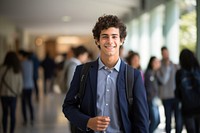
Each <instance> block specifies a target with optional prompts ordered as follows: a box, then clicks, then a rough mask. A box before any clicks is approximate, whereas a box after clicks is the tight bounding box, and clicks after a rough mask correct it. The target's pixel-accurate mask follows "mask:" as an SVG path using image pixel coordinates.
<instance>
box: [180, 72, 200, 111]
mask: <svg viewBox="0 0 200 133" xmlns="http://www.w3.org/2000/svg"><path fill="white" fill-rule="evenodd" d="M181 97H182V107H183V110H185V111H186V112H190V113H191V114H200V70H198V69H196V70H192V71H186V70H182V71H181Z"/></svg>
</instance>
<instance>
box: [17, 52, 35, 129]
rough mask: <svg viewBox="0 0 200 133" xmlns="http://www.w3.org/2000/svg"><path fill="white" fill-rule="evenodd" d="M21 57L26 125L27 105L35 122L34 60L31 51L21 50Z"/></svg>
mask: <svg viewBox="0 0 200 133" xmlns="http://www.w3.org/2000/svg"><path fill="white" fill-rule="evenodd" d="M19 57H20V60H21V66H22V77H23V90H22V99H21V100H22V115H23V120H24V121H23V125H24V126H26V125H27V122H28V119H27V106H28V109H29V113H30V123H31V125H33V124H34V109H33V102H32V92H33V89H34V81H33V62H32V61H31V60H29V53H28V52H27V51H24V50H20V51H19Z"/></svg>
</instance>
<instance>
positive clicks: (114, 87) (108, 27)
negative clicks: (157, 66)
mask: <svg viewBox="0 0 200 133" xmlns="http://www.w3.org/2000/svg"><path fill="white" fill-rule="evenodd" d="M92 31H93V37H94V39H95V43H96V45H97V46H98V48H99V50H100V56H99V58H98V59H97V60H96V61H93V62H91V66H90V69H89V73H88V78H87V79H86V84H85V85H86V86H85V90H84V96H83V98H82V100H81V103H80V101H79V99H78V98H77V97H76V96H77V93H78V92H79V87H80V80H81V79H80V78H81V77H80V75H81V70H82V67H83V65H79V66H77V67H76V70H75V72H74V76H73V79H72V82H71V84H70V89H69V91H68V93H67V95H66V97H65V100H64V103H63V106H62V109H63V113H64V115H65V117H66V118H67V119H68V120H69V121H70V122H71V123H72V124H73V125H74V126H76V127H77V128H76V133H82V132H88V133H100V132H101V133H148V132H149V117H148V116H149V112H148V104H147V99H146V91H145V87H144V84H143V81H142V77H141V74H140V72H139V71H138V70H136V69H135V70H134V79H135V80H134V81H135V82H134V86H133V91H132V94H133V105H132V104H131V105H130V106H129V102H128V100H127V97H126V91H125V90H126V88H125V86H126V80H125V68H126V63H125V62H124V61H123V60H122V59H120V56H119V49H120V46H121V45H122V44H123V43H124V40H125V37H126V27H125V25H124V24H123V23H122V22H121V20H120V19H119V18H118V17H117V16H114V15H104V16H101V17H99V18H98V21H97V22H96V24H95V26H94V28H93V30H92ZM129 107H130V108H129ZM129 109H130V110H129Z"/></svg>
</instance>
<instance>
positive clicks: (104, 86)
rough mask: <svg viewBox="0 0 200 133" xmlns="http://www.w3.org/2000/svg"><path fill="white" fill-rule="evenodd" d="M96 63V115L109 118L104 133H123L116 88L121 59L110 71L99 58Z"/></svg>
mask: <svg viewBox="0 0 200 133" xmlns="http://www.w3.org/2000/svg"><path fill="white" fill-rule="evenodd" d="M98 62H99V68H98V82H97V105H96V106H97V115H98V116H108V117H110V124H109V126H108V128H107V129H106V133H123V131H122V122H121V117H120V113H119V104H118V99H117V96H118V94H117V87H116V82H117V77H118V73H119V69H120V64H121V59H120V58H119V60H118V62H117V64H116V65H115V66H114V67H113V68H111V69H110V68H108V67H106V66H105V65H104V64H103V62H102V61H101V59H100V58H99V61H98ZM96 133H99V132H96Z"/></svg>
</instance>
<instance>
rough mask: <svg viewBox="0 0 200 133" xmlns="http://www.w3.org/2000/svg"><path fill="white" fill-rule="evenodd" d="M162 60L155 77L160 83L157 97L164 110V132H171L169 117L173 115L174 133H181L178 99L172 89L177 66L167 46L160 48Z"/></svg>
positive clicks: (174, 85) (174, 86) (173, 88)
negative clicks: (171, 58) (171, 59)
mask: <svg viewBox="0 0 200 133" xmlns="http://www.w3.org/2000/svg"><path fill="white" fill-rule="evenodd" d="M161 54H162V60H161V67H160V69H159V70H158V72H157V77H158V80H159V83H160V86H159V97H160V99H161V100H162V104H163V106H164V110H165V118H166V122H165V123H166V125H165V130H166V133H170V132H171V119H172V115H173V114H174V116H175V126H176V127H175V128H176V133H181V131H182V116H181V110H180V107H179V100H178V99H177V98H176V97H175V95H174V90H175V88H176V84H175V74H176V71H177V69H179V66H178V65H176V64H174V63H173V62H172V61H170V58H169V51H168V49H167V47H165V46H164V47H162V48H161Z"/></svg>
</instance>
